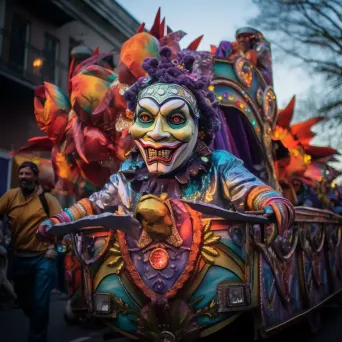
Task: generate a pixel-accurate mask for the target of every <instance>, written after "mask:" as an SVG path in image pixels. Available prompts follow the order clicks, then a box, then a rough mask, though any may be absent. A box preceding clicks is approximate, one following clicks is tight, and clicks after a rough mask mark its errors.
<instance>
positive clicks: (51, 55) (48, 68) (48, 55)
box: [43, 33, 59, 84]
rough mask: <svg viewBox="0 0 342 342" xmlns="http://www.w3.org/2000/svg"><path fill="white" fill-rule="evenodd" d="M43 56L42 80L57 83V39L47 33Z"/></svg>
mask: <svg viewBox="0 0 342 342" xmlns="http://www.w3.org/2000/svg"><path fill="white" fill-rule="evenodd" d="M43 56H44V57H43V58H44V61H43V77H44V81H48V82H51V83H56V84H58V76H59V66H58V62H59V41H58V39H56V38H55V37H53V36H52V35H50V34H48V33H45V42H44V50H43Z"/></svg>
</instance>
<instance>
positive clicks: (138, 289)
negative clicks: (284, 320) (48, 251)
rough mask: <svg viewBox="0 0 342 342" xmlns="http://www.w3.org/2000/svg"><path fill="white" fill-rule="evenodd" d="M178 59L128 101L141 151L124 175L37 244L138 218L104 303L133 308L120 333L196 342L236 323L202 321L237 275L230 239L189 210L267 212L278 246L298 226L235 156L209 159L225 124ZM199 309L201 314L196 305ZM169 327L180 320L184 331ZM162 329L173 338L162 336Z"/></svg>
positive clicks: (103, 284)
mask: <svg viewBox="0 0 342 342" xmlns="http://www.w3.org/2000/svg"><path fill="white" fill-rule="evenodd" d="M170 57H171V50H170V49H169V48H168V47H164V48H162V49H161V50H160V59H159V60H158V59H157V58H147V59H146V60H145V61H144V63H143V64H142V67H143V69H144V70H145V71H146V72H147V74H148V76H147V77H143V78H140V79H139V80H138V81H137V82H136V83H135V84H134V85H133V86H132V87H131V88H129V89H128V90H126V92H125V94H124V96H125V99H126V101H127V103H128V108H129V110H130V111H131V112H132V113H134V120H133V125H132V127H131V129H130V133H131V135H132V137H133V139H134V142H135V144H136V147H137V148H136V149H135V150H134V151H132V152H131V155H130V156H129V157H128V158H127V160H126V161H125V162H124V163H123V164H122V166H121V168H120V170H119V172H118V173H116V174H113V175H112V176H111V177H110V181H109V182H108V183H107V184H106V185H105V187H104V189H103V190H101V191H99V192H96V193H94V194H93V195H91V196H90V197H89V199H82V200H81V201H79V202H77V203H76V204H75V205H73V206H72V207H71V208H69V209H66V210H65V211H63V212H61V213H60V214H58V215H56V216H54V217H52V218H51V219H50V220H47V221H45V222H44V223H43V224H42V225H41V226H40V227H39V229H38V234H39V235H40V236H41V237H42V238H47V237H49V230H50V228H51V227H52V226H53V225H54V224H57V223H60V222H70V221H73V220H77V219H79V218H81V217H84V216H86V215H92V214H96V213H102V212H112V213H113V212H116V213H117V214H127V213H128V214H131V215H134V216H135V217H136V218H137V220H138V221H139V222H140V226H141V229H140V236H139V238H138V239H134V238H132V237H129V236H127V235H125V234H123V233H122V232H117V233H116V242H115V244H114V247H113V248H112V249H113V253H114V249H115V251H116V252H115V253H114V254H115V255H116V257H115V258H114V259H112V269H110V270H109V273H107V274H108V276H107V277H105V278H104V279H103V280H102V281H100V283H98V284H96V285H94V286H95V288H96V290H95V291H96V292H98V293H101V292H102V293H103V292H111V293H112V294H113V296H114V297H115V298H120V300H119V302H116V303H117V305H119V306H120V305H121V304H120V303H123V305H124V306H125V305H127V308H128V311H126V313H124V312H123V311H120V309H119V306H117V311H116V313H117V316H116V317H117V318H116V323H115V324H116V326H117V328H119V329H120V330H121V331H122V332H124V333H127V334H131V335H136V334H138V335H140V336H144V337H145V338H147V339H150V340H159V336H161V335H162V334H168V333H169V334H171V335H174V336H176V337H175V338H176V339H179V338H181V337H184V336H187V335H189V336H190V335H192V334H193V333H198V332H199V331H200V330H203V329H205V328H209V327H211V326H215V325H217V324H219V323H220V322H224V321H226V320H227V319H229V317H230V314H229V313H221V314H219V315H218V316H216V317H214V318H208V317H205V316H206V315H204V316H202V317H197V316H196V315H195V314H194V311H193V310H194V308H196V307H197V308H199V312H200V311H201V310H202V309H204V308H205V307H206V306H207V305H209V304H210V303H213V304H210V305H213V306H215V300H216V295H217V294H216V287H217V286H218V284H219V282H220V281H222V280H224V279H235V278H236V275H234V274H233V273H232V272H231V271H229V270H228V267H227V264H225V263H223V264H222V268H221V267H217V264H216V265H215V258H216V257H217V256H218V253H217V252H216V248H221V249H225V248H227V246H226V245H225V243H226V242H225V241H226V240H225V238H224V237H223V236H215V235H214V234H213V232H211V231H208V230H207V229H208V228H205V227H204V226H203V225H202V223H201V222H202V221H201V219H200V215H199V213H198V212H196V211H194V210H192V209H191V208H190V207H189V206H188V205H187V204H186V203H185V202H182V200H186V199H191V200H197V201H201V202H205V203H210V204H215V205H217V206H220V207H222V208H226V209H231V210H236V211H241V212H243V211H245V210H248V209H249V210H260V209H265V208H266V211H267V212H268V213H269V214H270V215H274V217H275V222H276V223H277V229H274V230H273V231H272V232H271V233H270V235H269V236H268V238H269V241H270V242H271V241H273V240H274V238H275V237H276V235H277V233H280V234H282V233H283V232H284V231H286V230H287V229H288V228H289V227H290V226H291V225H292V222H293V218H294V210H293V207H292V205H291V203H290V202H289V201H287V200H286V199H284V198H283V197H281V195H279V194H278V193H277V192H275V191H274V190H273V189H272V188H271V187H269V186H266V185H265V184H264V183H263V182H262V181H260V180H259V179H258V178H257V177H255V176H254V175H253V174H251V173H250V172H248V171H247V169H245V168H244V167H243V165H242V162H241V161H240V160H239V159H237V158H236V157H234V156H233V155H231V154H230V153H228V152H226V151H210V149H209V148H208V145H210V143H211V142H212V140H213V138H214V136H215V132H217V130H218V129H219V127H220V122H219V120H218V115H217V105H216V104H215V99H214V97H213V94H212V93H211V92H210V91H208V90H207V88H208V85H209V84H208V79H207V78H203V77H202V78H200V79H195V78H194V77H193V76H192V73H191V68H192V65H193V62H194V58H193V57H192V56H190V55H186V54H182V59H181V60H179V61H176V60H171V58H170ZM114 228H115V227H114ZM220 240H221V241H220ZM225 246H226V247H225ZM112 249H111V250H112ZM200 265H202V266H203V265H207V266H205V268H204V269H202V272H203V281H202V283H197V285H196V284H191V283H190V279H192V278H191V276H192V274H193V273H194V274H197V273H198V272H200V271H199V269H198V267H202V266H200ZM104 267H106V266H105V265H104ZM106 272H108V270H107V271H106ZM122 277H124V278H122ZM123 279H124V280H123ZM201 284H202V285H203V286H204V284H210V286H211V289H210V290H208V287H207V290H206V292H203V288H202V286H201ZM189 286H194V288H193V289H192V290H191V291H190V292H189V294H188V295H184V294H183V295H181V296H179V293H180V292H182V290H183V289H184V288H188V287H189ZM128 289H129V290H128ZM201 293H203V296H204V297H201V296H202V294H201ZM176 294H177V296H176ZM199 298H202V299H203V300H201V299H199ZM194 300H196V301H197V304H191V303H192V302H193V301H194ZM192 305H195V307H194V308H193V307H192ZM170 310H171V312H172V313H170ZM177 310H178V311H177ZM131 314H132V315H137V318H138V321H136V322H134V321H132V319H131V318H130V315H131ZM151 315H153V317H152V316H151ZM182 315H185V317H186V319H185V320H183V319H182V317H183V316H182ZM112 317H113V316H112ZM151 317H152V318H151ZM170 317H174V318H176V321H177V324H176V323H175V324H176V325H175V326H172V324H171V322H170ZM154 320H157V323H156V324H157V325H156V326H153V324H154V323H153V322H154ZM158 322H159V323H158ZM162 322H164V323H163V324H162ZM161 326H164V328H165V331H160V329H161ZM149 334H152V335H151V336H150V335H149ZM153 336H154V337H153ZM163 336H164V335H163Z"/></svg>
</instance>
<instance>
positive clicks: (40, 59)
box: [0, 30, 68, 86]
mask: <svg viewBox="0 0 342 342" xmlns="http://www.w3.org/2000/svg"><path fill="white" fill-rule="evenodd" d="M0 40H1V41H2V44H1V46H2V49H1V55H0V69H1V70H5V71H6V72H8V73H9V74H11V75H12V76H15V77H18V78H20V79H21V80H23V81H26V82H29V83H30V84H32V86H38V85H40V84H42V83H43V82H51V83H54V84H56V85H60V80H61V75H62V73H67V71H68V67H67V66H66V65H63V64H62V63H61V62H60V61H59V60H51V59H50V60H49V59H47V58H46V57H45V56H44V51H43V50H40V49H37V48H36V47H34V46H33V45H31V44H29V43H27V42H26V41H25V38H24V37H23V38H21V39H19V40H18V39H17V38H15V39H14V37H13V36H11V35H10V34H9V33H8V32H7V31H4V30H2V31H0Z"/></svg>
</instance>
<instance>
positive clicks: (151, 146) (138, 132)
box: [131, 97, 198, 175]
mask: <svg viewBox="0 0 342 342" xmlns="http://www.w3.org/2000/svg"><path fill="white" fill-rule="evenodd" d="M131 134H132V136H133V139H134V141H135V143H136V145H137V146H138V148H139V150H140V152H141V154H142V156H143V158H144V160H145V163H146V165H147V168H148V170H149V172H150V173H153V174H158V175H159V174H166V173H170V172H172V171H173V170H175V169H177V168H178V167H179V166H182V165H183V164H184V162H186V161H187V160H188V159H189V157H190V155H191V153H192V152H193V150H194V147H195V145H196V142H197V136H198V122H197V119H194V118H193V116H192V113H191V109H190V107H189V105H188V104H187V102H186V101H184V99H182V98H181V97H172V98H168V99H166V100H164V101H163V102H162V103H158V102H157V101H156V99H152V98H150V97H143V98H141V99H140V100H139V102H138V105H137V108H136V117H135V121H134V124H133V125H132V127H131Z"/></svg>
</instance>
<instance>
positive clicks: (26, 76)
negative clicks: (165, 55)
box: [0, 0, 140, 196]
mask: <svg viewBox="0 0 342 342" xmlns="http://www.w3.org/2000/svg"><path fill="white" fill-rule="evenodd" d="M139 25H140V24H139V23H138V22H137V21H136V20H135V19H134V18H133V17H132V16H131V15H130V14H129V13H128V12H127V11H126V10H124V9H123V8H122V7H121V6H120V5H119V4H117V3H116V2H115V1H114V0H31V1H27V0H0V30H1V31H0V82H1V89H2V91H1V92H0V176H1V180H0V183H1V184H0V196H1V194H2V193H3V192H4V191H5V190H6V189H7V188H8V187H9V186H10V185H11V182H10V180H9V178H10V175H11V172H12V171H11V170H12V166H11V158H9V157H8V156H7V154H8V152H9V151H11V150H13V149H17V148H19V147H21V146H23V145H25V144H26V142H27V139H28V138H30V137H33V136H38V135H43V133H42V132H41V131H40V130H39V128H38V127H37V124H36V122H35V118H34V112H33V98H34V89H35V88H36V87H37V86H39V85H41V84H43V82H50V83H53V84H56V85H58V86H59V87H61V88H63V89H64V90H66V89H67V83H68V68H69V64H70V61H71V51H72V49H73V48H75V47H76V46H78V47H80V45H82V48H83V49H84V48H86V49H87V50H88V51H89V50H90V51H92V50H94V49H95V48H97V47H98V48H99V50H100V52H109V51H111V52H113V54H114V58H113V64H114V65H117V62H118V58H119V53H120V48H121V45H122V44H123V43H124V42H125V41H126V40H127V39H129V38H130V37H131V36H132V35H133V34H134V33H135V32H136V31H137V29H138V27H139ZM82 48H81V49H82ZM5 176H6V177H5ZM12 185H13V184H12Z"/></svg>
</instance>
